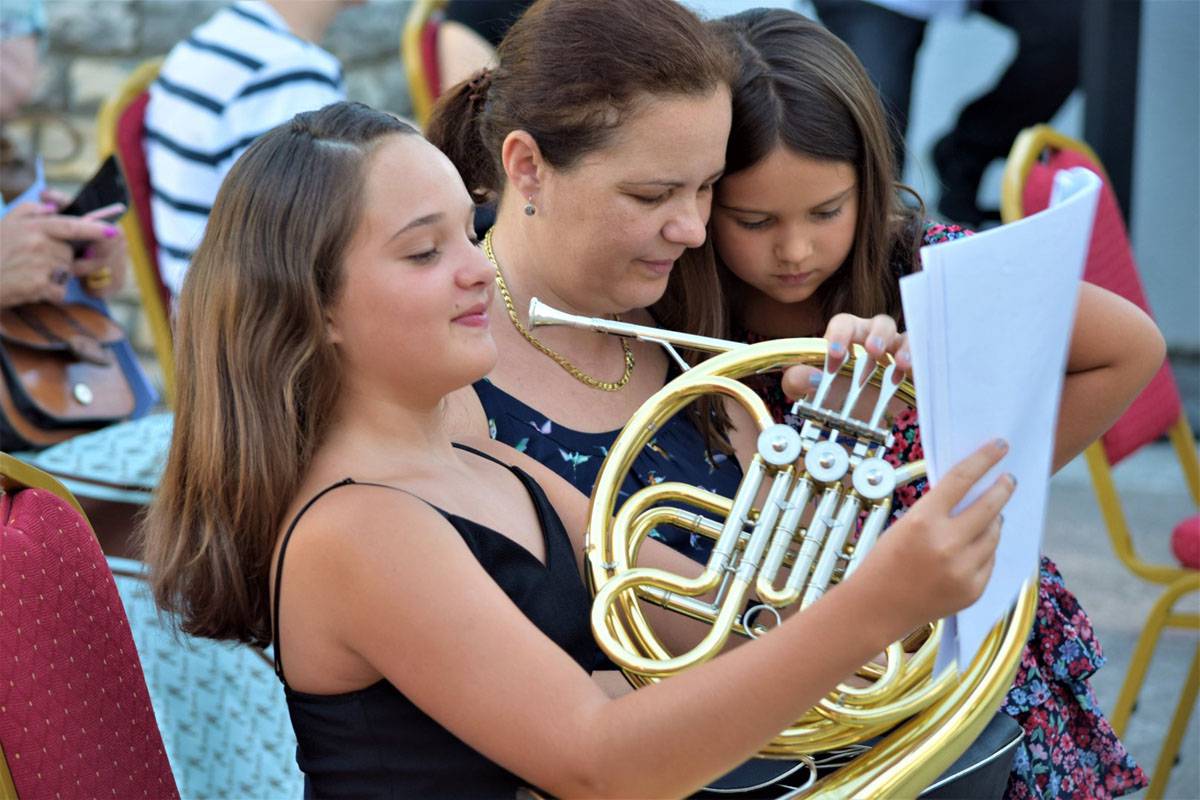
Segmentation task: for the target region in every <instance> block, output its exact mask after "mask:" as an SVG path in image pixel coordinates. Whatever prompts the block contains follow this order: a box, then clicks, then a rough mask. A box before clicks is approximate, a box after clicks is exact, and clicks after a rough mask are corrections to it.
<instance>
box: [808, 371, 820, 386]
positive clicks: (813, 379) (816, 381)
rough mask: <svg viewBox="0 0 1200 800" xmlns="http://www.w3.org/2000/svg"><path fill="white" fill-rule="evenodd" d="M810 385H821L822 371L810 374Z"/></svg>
mask: <svg viewBox="0 0 1200 800" xmlns="http://www.w3.org/2000/svg"><path fill="white" fill-rule="evenodd" d="M808 385H809V386H811V387H813V388H814V389H815V388H817V387H818V386H820V385H821V373H819V372H814V373H812V374H811V375H809V376H808Z"/></svg>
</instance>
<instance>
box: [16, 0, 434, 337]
mask: <svg viewBox="0 0 1200 800" xmlns="http://www.w3.org/2000/svg"><path fill="white" fill-rule="evenodd" d="M327 1H328V0H313V2H327ZM0 2H3V0H0ZM227 4H228V3H227V2H221V1H219V0H45V9H46V18H47V28H48V36H47V41H46V44H45V48H44V50H43V52H42V55H41V62H42V81H41V86H40V88H39V90H38V92H37V94H36V96H35V97H34V100H33V102H32V104H31V105H30V106H29V107H28V108H27V109H26V110H25V112H23V114H22V116H21V118H19V119H17V120H14V121H13V122H12V123H10V124H9V125H7V126H6V132H7V133H8V134H9V135H10V136H11V137H12V138H13V139H14V141H16V142H18V143H20V144H21V145H22V146H23V147H26V148H30V149H32V151H33V152H37V153H41V154H42V156H43V158H44V159H45V162H46V173H47V178H48V179H49V181H50V182H51V184H52V185H55V186H57V187H59V188H61V189H63V190H64V191H67V192H71V191H72V190H73V189H74V188H76V187H77V186H78V185H79V184H80V183H81V182H82V181H84V180H86V179H87V178H88V176H90V175H91V174H92V173H93V172H94V171H95V169H96V166H97V164H98V160H99V159H98V157H97V152H96V134H95V121H96V113H97V111H98V110H99V109H100V106H101V105H102V104H103V102H104V100H105V99H106V98H107V97H109V96H110V95H112V94H114V93H115V92H116V90H117V87H119V86H120V84H121V83H122V82H123V81H124V80H125V78H126V77H127V76H128V75H129V74H130V72H131V71H132V70H133V68H134V67H136V66H137V65H138V64H139V63H141V62H142V61H144V60H146V59H149V58H154V57H157V56H163V55H166V53H167V52H168V51H169V50H170V49H171V47H172V46H173V45H174V44H175V43H176V42H177V41H179V40H180V39H183V38H186V37H187V35H188V34H189V33H190V32H191V30H192V29H193V28H194V27H196V26H197V25H199V24H200V23H201V22H203V21H204V20H205V19H207V18H208V17H210V16H211V15H212V14H213V13H214V12H215V11H216V10H217V9H219V8H221V7H222V6H224V5H227ZM409 5H410V4H409V3H408V2H407V0H370V2H368V3H367V4H366V5H363V6H358V7H353V8H349V9H347V10H345V11H343V12H342V13H341V14H339V15H338V17H337V19H336V20H335V21H334V24H333V26H332V27H331V28H330V31H329V34H328V35H327V36H326V38H325V41H324V42H322V45H323V46H324V47H325V48H326V49H328V50H329V51H330V52H332V53H333V54H334V55H336V56H337V57H338V58H340V59H341V61H342V64H343V66H344V68H345V75H346V91H347V94H348V96H349V97H350V99H352V100H360V101H362V102H364V103H368V104H370V105H372V106H375V107H377V108H382V109H386V110H389V111H394V112H397V113H400V114H409V113H410V111H411V108H410V103H409V99H408V84H407V83H406V80H405V76H404V69H403V65H402V62H401V60H400V49H399V48H400V31H401V29H402V27H403V25H404V19H405V16H406V15H407V13H408V10H409ZM113 312H114V315H115V316H117V317H118V319H119V320H120V321H121V322H122V323H124V324H125V325H126V327H127V329H129V330H131V331H133V339H134V344H135V346H137V347H138V349H139V350H140V351H141V352H143V353H144V354H146V355H147V356H148V357H149V358H150V359H152V358H153V355H152V349H151V347H150V339H149V335H148V333H147V331H146V330H145V326H144V325H142V324H141V323H140V319H139V316H140V315H139V314H138V313H137V312H138V303H137V291H136V287H134V286H133V281H132V279H131V280H130V281H129V286H128V287H127V289H126V291H125V292H124V293H123V294H122V296H121V297H119V298H117V300H116V302H114V303H113Z"/></svg>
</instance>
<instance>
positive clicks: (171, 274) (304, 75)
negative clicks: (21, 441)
mask: <svg viewBox="0 0 1200 800" xmlns="http://www.w3.org/2000/svg"><path fill="white" fill-rule="evenodd" d="M362 2H363V0H328V2H310V0H241V1H240V2H237V3H234V4H233V5H231V6H229V7H227V8H224V9H222V10H220V11H218V12H217V13H216V14H215V15H213V17H212V18H210V19H209V20H208V21H207V22H205V23H203V24H202V25H200V26H199V27H197V28H196V29H195V30H194V31H193V32H192V34H191V35H190V36H188V37H187V38H186V39H185V40H184V41H182V42H180V43H179V44H177V45H175V47H174V48H172V50H171V52H170V54H169V55H168V56H167V59H166V61H165V62H164V63H163V67H162V72H161V73H159V77H158V80H156V81H155V82H154V84H153V85H152V86H151V87H150V102H149V105H148V106H147V107H146V139H145V147H146V161H147V166H148V167H149V171H150V184H151V190H152V209H153V217H154V237H155V239H156V240H157V241H158V261H159V272H160V273H161V274H162V276H163V281H164V283H166V285H167V287H168V288H169V289H170V290H171V292H172V294H178V293H179V290H180V288H181V286H182V285H183V276H184V274H185V272H186V271H187V266H188V262H189V261H190V260H191V257H192V251H193V250H194V249H195V247H196V245H197V244H198V243H199V242H200V238H201V236H202V235H203V233H204V225H205V223H206V222H207V220H208V214H209V211H210V210H211V208H212V203H213V199H214V198H215V197H216V196H217V188H218V187H219V186H220V185H221V181H222V179H224V177H225V174H226V173H227V172H228V171H229V169H230V167H232V166H233V162H234V161H236V160H237V158H238V156H240V155H241V154H242V152H243V151H244V150H245V149H246V148H247V147H248V146H249V145H250V143H251V142H252V141H254V139H256V138H257V137H258V136H259V134H261V133H263V132H264V131H267V130H270V129H271V128H273V127H274V126H276V125H278V124H279V123H280V122H283V121H284V120H288V119H291V117H292V116H293V115H294V114H297V113H299V112H301V111H312V110H315V109H318V108H321V107H322V106H325V105H328V104H329V103H333V102H337V101H338V100H343V99H345V96H346V92H345V86H344V84H343V80H342V66H341V63H340V62H339V61H338V59H337V58H336V57H335V56H333V55H332V54H330V53H329V52H327V51H325V50H324V49H322V48H321V47H320V46H319V44H318V42H320V41H321V40H322V39H323V38H324V36H325V33H326V31H328V29H329V26H330V24H332V22H333V20H334V18H335V17H336V16H337V15H338V13H339V12H340V11H342V10H343V9H345V8H348V7H350V6H353V5H360V4H361V3H362Z"/></svg>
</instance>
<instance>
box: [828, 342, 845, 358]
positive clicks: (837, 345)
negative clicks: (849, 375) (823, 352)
mask: <svg viewBox="0 0 1200 800" xmlns="http://www.w3.org/2000/svg"><path fill="white" fill-rule="evenodd" d="M845 351H846V347H845V345H843V344H842V343H841V342H830V344H829V352H830V353H833V354H834V355H835V356H840V355H841V354H842V353H844V352H845Z"/></svg>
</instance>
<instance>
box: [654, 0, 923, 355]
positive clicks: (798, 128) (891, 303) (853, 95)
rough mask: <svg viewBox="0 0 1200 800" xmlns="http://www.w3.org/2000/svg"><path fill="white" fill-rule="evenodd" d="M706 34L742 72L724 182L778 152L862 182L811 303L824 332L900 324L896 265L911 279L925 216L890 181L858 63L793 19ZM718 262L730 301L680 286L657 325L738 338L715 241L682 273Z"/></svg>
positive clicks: (915, 200) (916, 201)
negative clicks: (849, 323)
mask: <svg viewBox="0 0 1200 800" xmlns="http://www.w3.org/2000/svg"><path fill="white" fill-rule="evenodd" d="M709 24H710V25H711V26H712V27H713V28H714V30H716V31H717V32H718V33H719V34H720V35H721V37H722V39H723V40H724V41H725V42H726V43H727V44H728V46H729V48H730V49H731V51H732V52H733V54H734V58H735V60H736V62H737V73H736V77H735V78H734V82H733V126H732V129H731V130H730V134H729V144H728V147H727V149H726V153H725V174H726V175H732V174H735V173H738V172H741V171H742V170H745V169H748V168H750V167H752V166H754V165H755V164H757V163H758V162H759V161H761V160H762V159H764V158H766V157H767V156H768V155H769V154H770V153H771V152H772V151H773V150H774V149H775V148H776V147H778V146H780V145H782V146H784V147H786V148H787V149H789V150H791V151H792V152H794V153H797V154H800V155H803V156H807V157H809V158H814V159H819V160H823V161H836V162H841V163H847V164H850V165H852V166H853V167H854V170H855V174H856V176H857V181H858V218H857V219H856V221H855V225H856V227H855V235H854V245H853V247H852V248H851V250H850V254H849V256H848V257H847V259H846V263H845V264H843V265H842V268H841V269H839V270H838V271H837V272H836V273H835V274H834V275H833V276H832V277H830V278H829V279H828V280H827V281H825V283H823V284H822V285H821V287H820V288H819V289H818V290H817V294H816V301H817V302H818V303H820V307H821V310H822V313H823V315H824V317H825V319H827V320H828V319H829V318H831V317H832V316H833V315H835V314H838V313H842V312H849V313H851V314H855V315H857V316H862V317H870V316H874V315H875V314H888V315H891V316H894V317H897V318H899V316H900V290H899V286H898V285H897V282H896V279H895V276H894V275H893V274H892V273H891V265H892V264H893V263H894V261H895V260H896V259H897V258H899V259H903V260H904V262H905V263H906V264H907V265H909V266H910V268H915V263H913V262H915V258H916V253H917V246H918V242H919V236H920V232H921V225H920V222H921V219H922V218H923V216H924V207H923V205H922V203H921V200H920V198H919V197H918V196H917V195H916V193H915V192H913V191H912V190H911V189H909V188H908V187H905V186H902V185H900V184H898V183H896V181H895V178H894V176H895V174H896V165H895V163H894V156H893V151H892V147H891V138H890V137H889V134H888V122H887V116H886V114H885V113H884V110H883V105H882V103H881V102H880V99H879V93H878V91H877V90H876V88H875V85H874V84H873V83H872V82H871V79H870V77H869V76H868V75H867V72H866V70H865V69H864V68H863V66H862V63H861V62H860V61H859V60H858V57H857V56H855V55H854V53H853V52H852V51H851V50H850V48H849V47H848V46H847V45H846V44H845V43H844V42H842V40H841V39H839V38H837V37H836V36H834V35H833V34H832V33H830V32H829V31H828V30H826V29H825V28H823V27H822V26H821V25H819V24H817V23H816V22H813V21H812V20H809V19H806V18H805V17H803V16H801V15H800V14H797V13H795V12H793V11H787V10H784V9H753V10H750V11H745V12H742V13H740V14H735V15H733V16H729V17H725V18H723V19H720V20H715V21H713V22H711V23H709ZM906 195H907V196H908V197H910V198H911V200H912V202H911V204H910V203H908V202H905V200H904V197H905V196H906ZM713 261H716V262H717V264H718V272H719V275H720V286H721V291H722V295H723V300H722V301H721V302H717V303H714V301H713V299H712V297H696V296H695V295H694V292H693V291H692V286H691V284H690V282H688V281H678V282H675V281H673V282H672V284H673V285H671V286H669V287H668V290H667V293H666V294H665V295H664V297H663V299H662V300H660V301H659V303H658V305H657V306H656V311H657V313H658V315H659V317H660V318H669V319H670V320H671V322H672V323H673V324H676V325H679V326H681V328H682V329H684V330H690V331H695V332H702V333H705V334H708V335H712V336H721V337H728V336H729V335H731V328H732V317H731V314H732V310H731V306H733V305H735V304H736V303H737V302H738V299H737V298H738V294H739V290H740V289H741V286H740V281H739V280H738V279H737V277H736V276H734V275H733V274H732V273H731V272H730V271H729V270H728V269H726V268H724V267H723V266H721V265H720V264H719V258H718V257H717V256H716V254H715V248H714V247H713V245H712V243H711V239H710V241H708V242H706V243H705V245H704V246H703V247H701V248H696V249H694V250H692V251H689V252H688V253H687V254H685V255H684V259H683V262H682V264H681V267H682V269H680V270H677V272H678V273H687V272H689V271H700V272H704V271H706V270H707V269H709V268H710V267H709V264H710V263H712V262H713Z"/></svg>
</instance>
